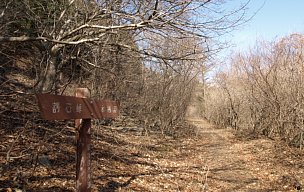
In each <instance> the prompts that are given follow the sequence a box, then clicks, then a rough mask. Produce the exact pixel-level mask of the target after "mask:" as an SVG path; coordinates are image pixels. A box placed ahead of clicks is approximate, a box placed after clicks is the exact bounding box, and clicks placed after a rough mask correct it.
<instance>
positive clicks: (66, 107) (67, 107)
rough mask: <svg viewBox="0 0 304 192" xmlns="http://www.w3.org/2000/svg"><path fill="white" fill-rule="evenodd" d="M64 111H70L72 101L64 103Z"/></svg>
mask: <svg viewBox="0 0 304 192" xmlns="http://www.w3.org/2000/svg"><path fill="white" fill-rule="evenodd" d="M65 112H67V113H72V103H66V104H65Z"/></svg>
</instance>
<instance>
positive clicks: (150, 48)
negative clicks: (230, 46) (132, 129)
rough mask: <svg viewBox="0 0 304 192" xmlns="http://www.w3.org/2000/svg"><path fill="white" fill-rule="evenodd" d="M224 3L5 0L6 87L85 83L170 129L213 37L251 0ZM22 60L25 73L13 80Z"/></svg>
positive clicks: (0, 37) (60, 88) (55, 89)
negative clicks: (229, 6)
mask: <svg viewBox="0 0 304 192" xmlns="http://www.w3.org/2000/svg"><path fill="white" fill-rule="evenodd" d="M223 3H224V1H221V0H207V1H206V0H196V1H182V0H177V1H169V0H150V1H137V0H135V1H134V0H132V1H131V0H107V1H103V0H98V1H82V0H62V1H48V0H22V1H17V0H4V2H2V3H1V5H0V25H1V27H0V42H1V45H0V60H1V61H2V63H1V82H0V83H1V86H2V88H3V89H2V90H3V92H5V91H8V90H10V91H12V92H14V91H16V87H18V89H19V91H20V89H21V93H26V94H30V95H33V94H34V93H37V92H49V93H55V94H69V95H72V94H73V89H74V88H75V87H88V88H90V90H91V93H92V97H96V98H101V99H103V98H109V99H114V100H120V101H121V103H122V109H123V114H125V115H128V116H132V117H135V118H137V119H139V120H140V122H141V123H142V124H143V125H144V126H145V127H151V126H158V127H160V128H161V130H162V131H165V130H166V129H168V127H169V126H170V125H173V124H175V123H177V122H178V121H181V120H183V118H184V116H185V111H186V108H187V105H188V103H189V100H190V97H191V94H192V91H193V86H194V83H195V77H196V75H197V74H198V73H200V72H202V68H205V65H206V63H205V61H206V60H207V58H208V55H209V54H210V53H212V48H213V47H211V46H210V45H211V44H213V43H212V39H213V38H215V37H217V36H219V35H221V34H223V33H225V32H227V31H229V30H232V29H233V28H234V27H235V26H237V25H239V24H240V23H241V22H242V21H243V19H244V16H245V15H244V13H245V9H244V7H245V6H246V4H245V5H240V7H239V8H236V9H234V10H227V11H225V10H223V9H221V5H222V4H223ZM217 48H219V47H217ZM22 67H23V68H22ZM20 68H22V70H23V71H19V72H16V71H15V72H16V73H15V74H18V73H19V74H20V75H21V76H23V80H24V81H22V82H20V78H21V79H22V77H19V79H18V78H16V79H15V80H16V81H13V78H14V77H16V76H14V75H13V73H12V72H14V70H20ZM11 83H14V85H12V84H11ZM19 85H20V86H19ZM21 85H22V86H21ZM20 97H21V98H22V97H23V96H22V95H20ZM9 107H10V106H8V105H5V104H2V105H1V108H2V109H1V110H2V111H9V110H8V108H9Z"/></svg>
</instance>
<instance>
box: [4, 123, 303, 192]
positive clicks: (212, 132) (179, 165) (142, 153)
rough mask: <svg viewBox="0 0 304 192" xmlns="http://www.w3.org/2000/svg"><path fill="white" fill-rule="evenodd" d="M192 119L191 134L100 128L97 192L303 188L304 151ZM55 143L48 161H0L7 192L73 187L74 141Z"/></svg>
mask: <svg viewBox="0 0 304 192" xmlns="http://www.w3.org/2000/svg"><path fill="white" fill-rule="evenodd" d="M188 122H189V123H191V124H193V125H195V126H196V128H195V132H193V133H192V134H191V136H188V137H185V136H180V137H175V136H160V135H159V134H155V133H151V134H149V135H143V134H141V132H138V131H134V130H132V129H118V128H117V129H114V128H102V129H98V128H97V127H95V131H93V135H92V142H93V143H92V148H91V154H92V157H91V158H92V163H91V167H92V191H100V192H106V191H151V192H152V191H153V192H154V191H166V192H167V191H210V192H213V191H248V192H249V191H265V192H266V191H297V189H296V188H298V189H300V188H301V187H303V186H302V185H303V184H304V158H303V157H304V153H303V151H300V150H298V149H294V148H290V147H288V146H286V145H285V144H283V143H282V142H279V141H275V140H270V139H266V138H253V137H250V136H248V135H247V136H246V137H244V135H242V136H237V135H236V134H234V131H233V130H231V129H218V128H216V127H215V126H213V125H211V124H209V123H207V122H206V121H204V120H199V119H191V120H189V121H188ZM69 140H71V139H69ZM23 142H25V141H23ZM52 142H54V141H52ZM54 143H55V144H54V145H53V146H49V147H47V148H45V149H43V150H48V151H47V153H45V154H46V156H47V157H46V159H45V160H46V161H49V162H47V163H38V164H37V163H36V164H35V166H33V162H31V161H30V159H28V160H26V159H16V160H14V161H13V162H10V163H9V164H8V165H4V163H5V162H4V160H3V158H2V160H1V159H0V160H1V165H3V166H2V167H1V169H0V188H2V191H13V190H11V189H13V188H19V189H23V190H22V191H74V190H75V188H74V187H75V161H74V158H75V146H74V145H73V142H72V141H70V142H67V143H65V144H64V145H62V144H60V143H59V142H54ZM3 147H4V144H3ZM41 150H42V149H41ZM25 158H26V157H25ZM39 162H41V161H39ZM4 188H5V189H4ZM0 191H1V190H0ZM298 191H300V190H298Z"/></svg>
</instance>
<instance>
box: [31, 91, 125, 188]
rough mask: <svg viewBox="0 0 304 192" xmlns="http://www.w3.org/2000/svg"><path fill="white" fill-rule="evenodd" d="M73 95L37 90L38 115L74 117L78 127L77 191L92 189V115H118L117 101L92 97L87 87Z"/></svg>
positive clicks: (46, 117) (50, 117) (58, 118)
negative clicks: (42, 92) (41, 92)
mask: <svg viewBox="0 0 304 192" xmlns="http://www.w3.org/2000/svg"><path fill="white" fill-rule="evenodd" d="M75 95H76V96H75V97H73V96H62V95H51V94H37V99H38V105H39V108H40V111H41V116H42V117H43V118H44V119H47V120H65V119H75V127H76V130H77V136H76V139H77V154H76V191H77V192H90V191H91V171H90V163H91V162H90V145H91V119H114V118H115V117H117V116H118V115H119V102H116V101H110V100H92V99H89V98H86V97H88V96H89V90H88V89H86V88H77V89H76V93H75Z"/></svg>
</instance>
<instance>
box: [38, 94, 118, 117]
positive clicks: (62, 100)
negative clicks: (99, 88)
mask: <svg viewBox="0 0 304 192" xmlns="http://www.w3.org/2000/svg"><path fill="white" fill-rule="evenodd" d="M37 98H38V104H39V108H40V111H41V115H42V117H43V118H44V119H47V120H65V119H114V118H115V117H117V116H118V115H119V102H116V101H109V100H92V99H89V98H79V97H73V96H62V95H51V94H37Z"/></svg>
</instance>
